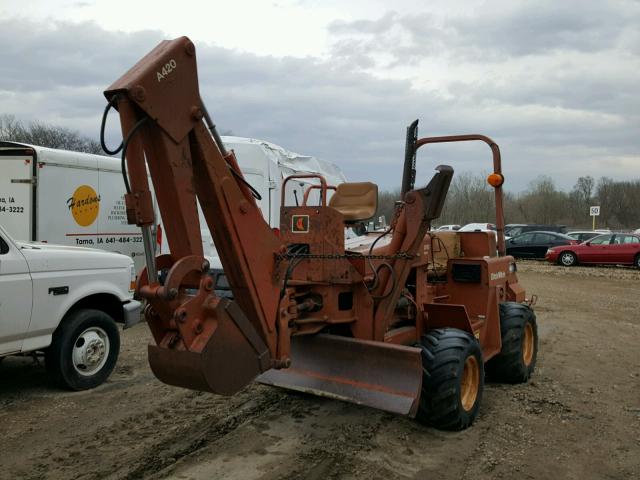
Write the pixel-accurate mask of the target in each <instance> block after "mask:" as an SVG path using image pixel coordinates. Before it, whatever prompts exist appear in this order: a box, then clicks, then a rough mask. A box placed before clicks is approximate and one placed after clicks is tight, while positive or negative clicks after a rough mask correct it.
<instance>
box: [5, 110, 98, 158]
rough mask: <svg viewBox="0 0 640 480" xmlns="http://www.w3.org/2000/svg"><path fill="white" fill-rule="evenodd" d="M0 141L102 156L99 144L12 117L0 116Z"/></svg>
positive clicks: (62, 130) (83, 137)
mask: <svg viewBox="0 0 640 480" xmlns="http://www.w3.org/2000/svg"><path fill="white" fill-rule="evenodd" d="M0 140H5V141H12V142H20V143H28V144H30V145H39V146H41V147H49V148H60V149H63V150H73V151H75V152H85V153H96V154H104V152H103V151H102V147H101V146H100V143H99V142H97V141H96V140H93V139H91V138H88V137H85V136H82V135H80V133H78V132H76V131H74V130H70V129H68V128H64V127H58V126H55V125H50V124H48V123H44V122H39V121H35V122H31V123H29V124H25V123H23V122H21V121H20V120H17V119H16V118H15V117H14V116H13V115H7V114H4V115H0Z"/></svg>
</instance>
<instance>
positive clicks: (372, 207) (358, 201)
mask: <svg viewBox="0 0 640 480" xmlns="http://www.w3.org/2000/svg"><path fill="white" fill-rule="evenodd" d="M329 206H330V207H332V208H335V209H336V210H338V211H339V212H340V213H341V214H342V215H343V216H344V223H355V222H360V221H362V220H367V219H369V218H371V217H373V216H374V215H375V213H376V210H377V208H378V186H377V185H376V184H375V183H371V182H353V183H341V184H340V185H338V186H337V187H336V191H335V193H334V194H333V196H332V197H331V200H329Z"/></svg>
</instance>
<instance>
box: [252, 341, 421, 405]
mask: <svg viewBox="0 0 640 480" xmlns="http://www.w3.org/2000/svg"><path fill="white" fill-rule="evenodd" d="M257 381H258V382H260V383H264V384H267V385H274V386H277V387H283V388H289V389H291V390H297V391H301V392H307V393H313V394H315V395H320V396H323V397H329V398H334V399H338V400H344V401H347V402H352V403H356V404H358V405H366V406H369V407H373V408H378V409H380V410H385V411H387V412H392V413H399V414H401V415H409V416H412V417H413V416H415V415H416V412H417V410H418V401H419V398H420V390H421V387H422V358H421V354H420V350H419V349H417V348H412V347H405V346H403V345H392V344H388V343H383V342H372V341H367V340H358V339H354V338H347V337H340V336H336V335H325V334H321V335H313V336H312V335H305V336H299V337H293V338H292V339H291V367H289V368H287V369H282V370H274V369H272V370H269V371H267V372H265V373H263V374H262V375H260V376H259V377H258V378H257Z"/></svg>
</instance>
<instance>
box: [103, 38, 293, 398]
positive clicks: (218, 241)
mask: <svg viewBox="0 0 640 480" xmlns="http://www.w3.org/2000/svg"><path fill="white" fill-rule="evenodd" d="M105 96H106V97H107V99H109V101H110V103H112V104H113V105H114V106H115V108H116V109H117V110H118V111H119V114H120V122H121V126H122V131H123V136H124V138H125V141H124V146H125V151H124V152H123V158H125V155H126V163H127V170H128V172H129V179H130V182H129V183H130V185H128V187H127V188H128V192H127V195H126V197H125V199H126V205H127V213H128V215H127V216H128V219H129V222H130V223H136V224H137V225H139V226H141V227H143V228H144V227H145V226H148V225H149V224H150V223H151V222H153V215H152V212H153V207H152V203H151V202H152V199H151V195H150V193H149V186H148V181H147V173H146V169H145V161H146V165H148V168H149V173H150V175H151V179H152V181H153V187H154V189H155V193H156V198H157V201H158V206H159V209H160V212H161V214H162V219H163V222H164V228H165V231H166V236H167V240H168V243H169V247H170V250H171V255H164V256H160V257H158V258H157V259H155V262H153V260H154V259H153V256H151V259H149V256H148V257H147V268H146V269H144V270H143V271H142V272H141V274H140V275H139V279H138V285H137V291H138V293H139V295H141V296H142V297H144V298H146V299H147V301H148V304H149V306H148V308H147V309H146V311H145V314H146V317H147V321H148V324H149V327H150V328H151V331H152V333H153V336H154V339H155V343H156V345H150V346H149V360H150V363H151V367H152V369H153V371H154V373H155V374H156V376H157V377H158V378H160V379H161V380H162V381H164V382H166V383H169V384H173V385H179V386H184V387H188V388H195V389H200V390H207V391H212V392H215V393H222V394H232V393H234V392H235V391H237V390H239V389H240V388H242V387H244V386H245V385H246V384H247V383H249V382H250V381H251V380H252V379H253V378H254V377H255V376H256V375H258V374H259V373H261V372H264V371H266V370H268V369H269V368H272V367H280V366H285V365H286V364H287V359H288V355H289V343H288V342H289V337H290V333H289V331H288V326H287V325H286V323H284V324H282V325H281V323H283V322H281V321H278V319H279V318H281V317H283V318H285V317H284V316H281V315H280V314H279V302H280V291H279V285H278V282H277V278H276V275H275V274H274V268H275V266H274V265H275V257H276V255H277V253H278V252H279V251H281V248H282V247H281V243H280V241H279V240H278V238H277V237H276V236H275V234H274V233H273V232H272V230H271V229H270V227H269V225H268V224H267V223H266V222H265V220H264V218H263V216H262V213H261V212H260V209H259V208H258V206H257V204H256V202H255V199H254V198H253V197H252V196H251V191H250V189H249V188H248V187H247V183H246V181H244V179H243V176H242V173H241V172H240V169H239V167H238V164H237V162H236V159H235V156H234V154H233V152H228V153H227V152H226V150H225V149H224V146H223V145H222V144H221V143H219V137H218V135H217V134H216V133H215V130H213V131H210V130H209V129H208V128H207V125H205V123H204V122H203V116H204V115H205V110H204V106H203V104H202V101H201V99H200V93H199V89H198V79H197V70H196V57H195V47H194V45H193V43H191V41H189V39H187V38H186V37H181V38H178V39H176V40H171V41H163V42H162V43H160V44H159V45H158V46H157V47H156V48H155V49H154V50H152V51H151V52H150V53H149V54H148V55H146V56H145V57H144V58H143V59H142V60H140V61H139V62H138V63H137V64H136V65H135V66H134V67H133V68H132V69H131V70H129V71H128V72H127V73H126V74H125V75H124V76H123V77H121V78H120V79H119V80H117V81H116V82H115V83H114V84H113V85H111V86H110V87H109V88H108V89H107V90H106V91H105ZM214 128H215V127H214ZM125 178H126V177H125ZM196 199H197V200H198V201H199V203H200V206H201V207H202V211H203V213H204V217H205V219H206V221H207V225H208V227H209V230H210V231H211V233H212V236H213V239H214V242H215V245H216V249H217V251H218V254H219V256H220V260H221V262H222V266H223V268H224V270H225V272H226V274H227V276H228V279H229V284H230V286H231V289H232V290H233V294H234V298H235V301H229V300H228V299H222V298H218V297H217V296H216V295H215V294H214V292H213V280H212V278H211V277H210V276H209V275H208V270H209V265H208V262H207V261H206V260H205V258H204V257H203V250H202V241H201V235H200V225H199V219H198V210H197V203H196ZM150 212H151V215H150ZM149 263H155V264H152V265H149ZM150 266H151V267H152V268H149V267H150ZM154 267H157V269H158V270H168V274H167V276H166V280H165V282H164V285H160V283H158V281H157V279H156V276H155V274H154ZM236 302H237V305H236Z"/></svg>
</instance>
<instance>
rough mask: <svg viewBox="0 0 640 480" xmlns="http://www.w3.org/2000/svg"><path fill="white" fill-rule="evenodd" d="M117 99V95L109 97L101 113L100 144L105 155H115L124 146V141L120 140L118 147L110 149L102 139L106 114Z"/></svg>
mask: <svg viewBox="0 0 640 480" xmlns="http://www.w3.org/2000/svg"><path fill="white" fill-rule="evenodd" d="M117 100H118V95H114V96H113V97H111V100H109V103H107V106H106V107H104V113H103V114H102V123H101V124H100V145H101V146H102V150H104V152H105V153H106V154H107V155H116V154H117V153H118V152H119V151H120V150H122V148H123V146H124V145H123V143H124V142H120V146H118V148H116V149H115V150H111V149H110V148H109V147H107V144H106V143H105V141H104V129H105V126H106V124H107V116H108V115H109V110H111V108H112V107H113V106H114V105H115V103H116V101H117Z"/></svg>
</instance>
